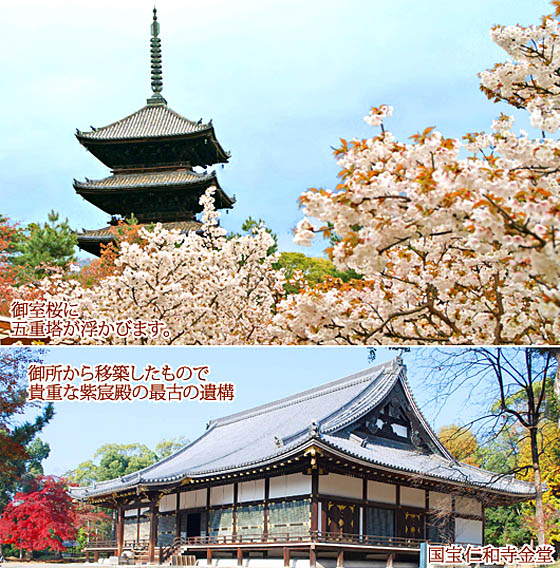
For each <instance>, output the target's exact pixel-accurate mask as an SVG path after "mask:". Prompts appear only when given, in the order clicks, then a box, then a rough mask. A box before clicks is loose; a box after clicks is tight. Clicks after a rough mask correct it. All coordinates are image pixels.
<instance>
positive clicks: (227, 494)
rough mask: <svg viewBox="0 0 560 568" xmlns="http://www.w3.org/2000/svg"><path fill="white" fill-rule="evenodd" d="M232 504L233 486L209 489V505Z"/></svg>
mask: <svg viewBox="0 0 560 568" xmlns="http://www.w3.org/2000/svg"><path fill="white" fill-rule="evenodd" d="M230 503H233V484H230V485H220V486H219V487H211V488H210V505H229V504H230Z"/></svg>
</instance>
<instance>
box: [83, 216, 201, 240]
mask: <svg viewBox="0 0 560 568" xmlns="http://www.w3.org/2000/svg"><path fill="white" fill-rule="evenodd" d="M140 224H142V223H140ZM160 224H161V226H162V227H163V228H164V229H167V230H168V231H172V230H175V229H177V230H179V231H183V232H187V231H197V230H198V229H200V227H201V226H202V223H199V222H198V221H194V220H193V221H170V222H169V223H160ZM114 228H115V227H114V226H108V227H103V228H102V229H82V232H81V233H78V238H79V239H87V238H91V239H94V240H96V241H97V240H106V241H107V242H109V241H111V240H112V239H113V238H114V237H113V233H112V230H114Z"/></svg>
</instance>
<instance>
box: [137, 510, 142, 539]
mask: <svg viewBox="0 0 560 568" xmlns="http://www.w3.org/2000/svg"><path fill="white" fill-rule="evenodd" d="M141 510H142V509H141V508H140V507H138V510H137V511H136V542H138V541H139V540H140V511H141Z"/></svg>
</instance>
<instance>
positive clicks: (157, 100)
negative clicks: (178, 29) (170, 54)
mask: <svg viewBox="0 0 560 568" xmlns="http://www.w3.org/2000/svg"><path fill="white" fill-rule="evenodd" d="M150 54H151V68H152V96H151V97H150V98H149V99H148V104H149V105H165V104H167V101H166V100H165V99H164V98H163V96H162V94H161V91H162V90H163V80H162V79H163V76H162V72H161V39H159V22H158V21H157V10H156V7H155V6H154V20H153V22H152V37H151V39H150Z"/></svg>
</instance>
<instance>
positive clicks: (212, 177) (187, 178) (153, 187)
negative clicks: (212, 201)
mask: <svg viewBox="0 0 560 568" xmlns="http://www.w3.org/2000/svg"><path fill="white" fill-rule="evenodd" d="M212 186H214V187H215V188H216V194H217V195H216V197H217V198H218V199H219V201H220V203H221V207H220V208H222V209H231V208H232V207H233V204H234V203H235V199H234V198H233V197H230V196H229V195H228V194H227V193H226V192H225V191H224V190H223V189H222V187H221V186H220V184H219V182H218V178H217V176H216V172H215V171H213V172H210V173H209V174H198V173H196V172H193V171H190V170H188V171H172V172H165V171H164V172H156V173H148V174H142V173H138V174H115V175H112V176H109V177H107V178H103V179H101V180H88V179H86V181H83V182H82V181H78V180H74V182H73V187H74V190H75V191H76V193H77V194H78V195H81V196H82V197H84V199H87V197H88V196H89V197H91V196H116V195H118V194H119V193H121V192H122V193H130V192H147V191H157V192H178V191H181V190H186V191H189V192H192V191H203V190H206V189H207V188H209V187H212Z"/></svg>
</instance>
